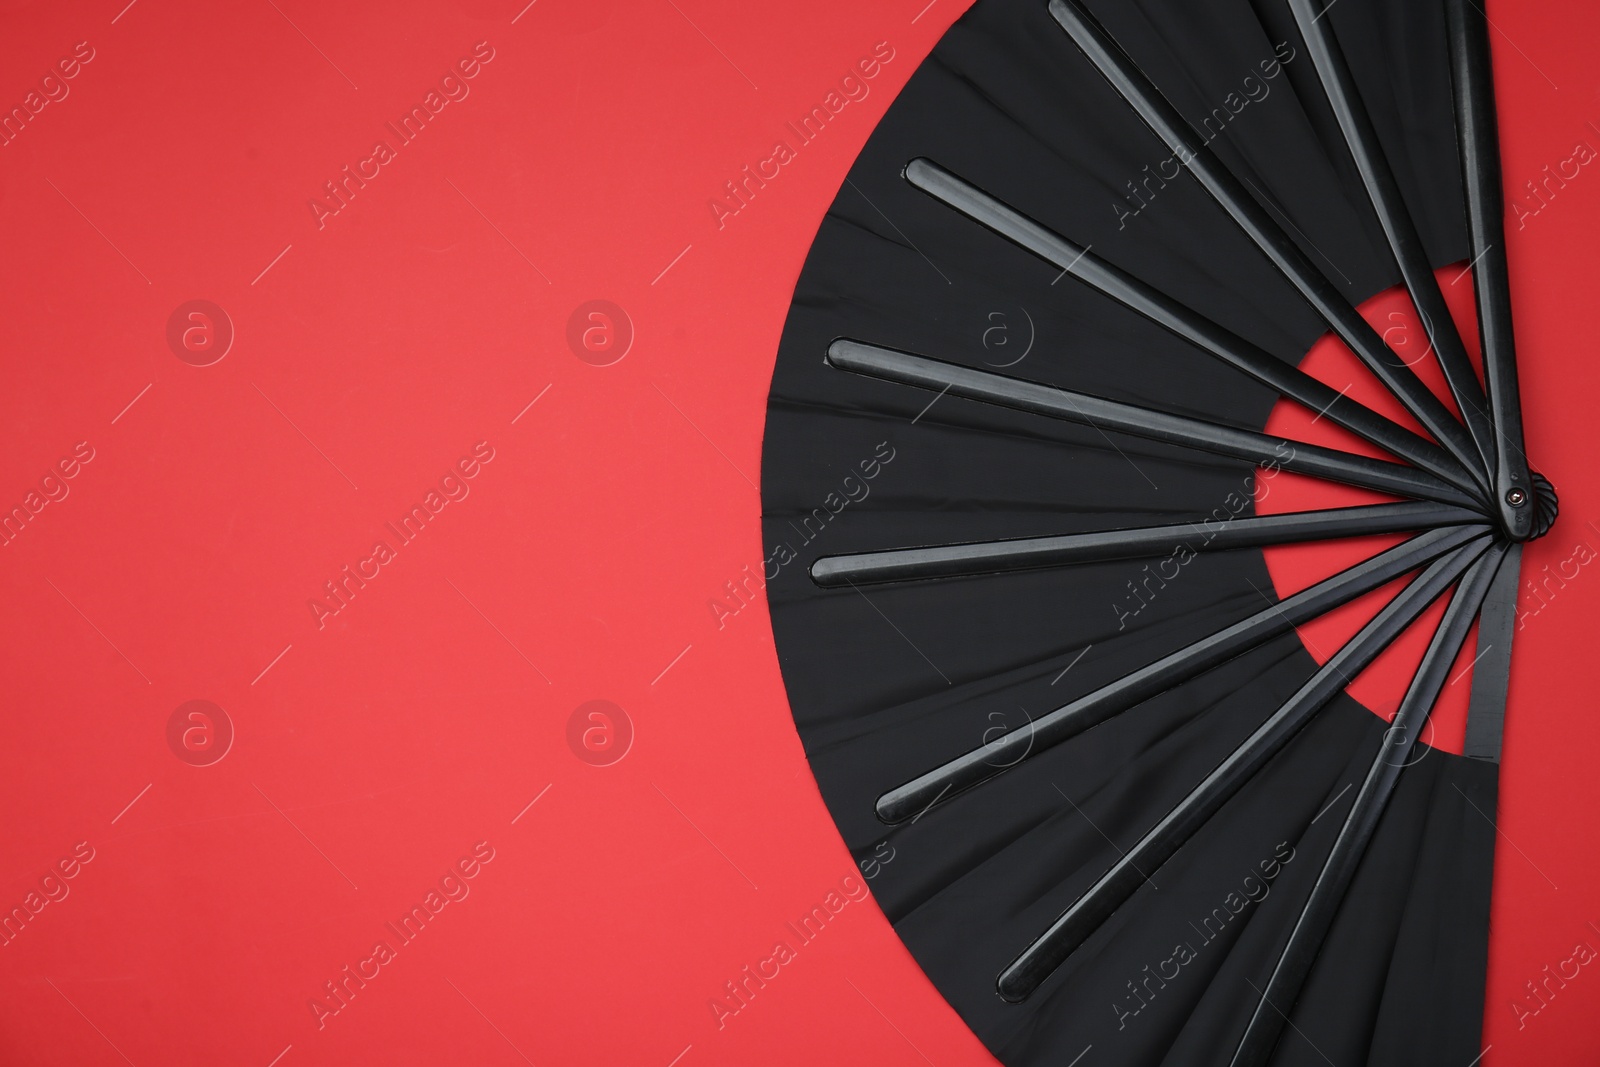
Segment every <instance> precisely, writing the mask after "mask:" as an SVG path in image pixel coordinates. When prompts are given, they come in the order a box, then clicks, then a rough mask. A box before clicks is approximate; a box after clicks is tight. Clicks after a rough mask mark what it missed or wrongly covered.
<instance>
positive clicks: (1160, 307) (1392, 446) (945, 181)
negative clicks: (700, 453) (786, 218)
mask: <svg viewBox="0 0 1600 1067" xmlns="http://www.w3.org/2000/svg"><path fill="white" fill-rule="evenodd" d="M905 178H906V180H907V181H908V182H910V183H911V184H912V185H913V186H915V187H916V188H918V189H920V190H922V191H923V192H925V193H927V194H928V195H929V196H932V197H933V198H934V199H936V200H938V201H940V202H941V203H944V204H946V205H947V206H949V207H951V208H954V209H955V210H956V211H959V212H961V213H962V214H963V215H966V216H967V217H968V218H970V219H972V220H973V221H974V222H976V223H978V224H979V225H981V226H984V227H985V228H987V229H989V230H992V231H993V232H995V233H996V234H998V235H1000V236H1001V237H1004V238H1005V239H1007V240H1008V241H1011V242H1013V243H1014V244H1016V245H1018V246H1020V247H1021V248H1024V249H1026V250H1027V251H1029V252H1032V253H1033V254H1034V255H1036V256H1038V257H1039V258H1040V259H1042V260H1044V261H1045V262H1046V263H1049V264H1050V265H1051V266H1054V267H1057V268H1059V269H1060V270H1063V271H1065V272H1066V273H1068V274H1071V275H1072V276H1073V277H1074V278H1077V279H1078V280H1079V281H1081V282H1083V283H1084V284H1086V285H1088V286H1090V287H1091V288H1093V289H1096V290H1098V291H1099V292H1101V293H1103V294H1105V295H1106V296H1109V297H1110V298H1111V299H1113V300H1115V301H1117V302H1118V303H1120V304H1122V305H1123V306H1125V307H1127V308H1129V309H1131V310H1132V311H1135V312H1137V313H1138V314H1140V315H1143V316H1144V317H1145V318H1147V319H1149V320H1150V321H1151V322H1154V323H1155V324H1157V325H1158V326H1161V327H1163V328H1165V329H1167V330H1168V331H1170V332H1172V333H1174V334H1176V335H1177V336H1179V337H1181V338H1183V339H1184V340H1185V341H1188V342H1189V343H1191V344H1193V345H1195V346H1196V347H1197V348H1199V349H1201V350H1202V351H1204V352H1207V353H1209V354H1210V355H1212V356H1215V357H1216V358H1217V359H1220V360H1222V361H1223V362H1224V363H1227V364H1228V365H1229V366H1232V367H1234V368H1236V369H1237V370H1239V371H1242V372H1243V373H1245V374H1248V375H1249V376H1250V377H1252V378H1254V379H1255V380H1256V381H1258V382H1260V383H1261V384H1263V385H1265V386H1267V387H1268V388H1271V389H1274V390H1276V391H1277V392H1279V393H1280V394H1282V395H1283V396H1286V397H1288V398H1289V399H1291V400H1294V401H1296V402H1298V403H1300V404H1302V405H1304V406H1305V407H1307V408H1309V409H1310V410H1312V411H1316V412H1320V413H1321V414H1322V415H1323V416H1325V417H1326V418H1328V419H1329V420H1330V421H1332V422H1334V423H1337V424H1338V425H1340V426H1343V427H1344V428H1345V429H1347V430H1349V431H1350V432H1351V433H1353V434H1356V435H1357V436H1358V437H1362V438H1364V439H1366V440H1367V441H1370V442H1372V443H1373V444H1375V445H1377V446H1378V447H1379V448H1381V449H1383V450H1384V451H1386V452H1389V453H1391V454H1392V455H1395V456H1398V457H1399V458H1401V459H1404V460H1407V461H1408V462H1410V463H1413V464H1415V465H1416V466H1418V467H1421V468H1422V469H1424V470H1427V471H1431V472H1432V473H1433V474H1436V475H1438V476H1439V477H1440V478H1443V479H1444V480H1445V481H1447V482H1450V483H1451V484H1452V485H1454V486H1456V487H1457V488H1459V489H1462V490H1463V491H1465V492H1468V493H1473V494H1476V495H1480V496H1481V495H1482V492H1483V490H1482V489H1481V487H1479V485H1478V484H1477V482H1476V481H1475V480H1474V476H1473V475H1472V474H1470V473H1469V472H1468V471H1467V470H1466V469H1465V468H1464V467H1462V466H1461V464H1459V463H1457V462H1456V460H1455V458H1454V457H1452V456H1451V455H1450V454H1449V453H1448V452H1446V451H1444V449H1442V448H1440V447H1439V446H1438V445H1436V444H1434V443H1433V442H1432V441H1429V440H1428V439H1427V438H1425V437H1423V436H1421V435H1420V434H1416V433H1413V432H1412V431H1410V430H1408V429H1406V428H1405V427H1403V426H1401V425H1399V424H1398V423H1396V422H1394V421H1392V420H1390V419H1388V418H1385V417H1384V416H1382V415H1380V414H1378V413H1377V412H1376V411H1373V410H1372V409H1371V408H1369V407H1367V406H1366V405H1365V404H1362V403H1361V402H1360V401H1357V400H1352V399H1351V398H1350V397H1348V396H1345V395H1344V394H1343V393H1340V392H1337V391H1335V390H1334V389H1332V388H1331V387H1329V386H1328V385H1326V384H1324V383H1323V382H1320V381H1318V380H1317V379H1316V378H1313V377H1312V376H1311V375H1309V374H1307V373H1306V372H1305V371H1303V370H1301V369H1300V368H1298V367H1296V366H1294V365H1292V364H1290V363H1286V362H1284V361H1283V360H1281V359H1279V358H1278V357H1276V356H1274V355H1272V354H1271V353H1270V352H1267V351H1266V350H1264V349H1262V348H1259V347H1258V346H1256V345H1253V344H1251V343H1250V342H1249V341H1247V340H1245V339H1244V338H1242V337H1240V336H1238V335H1237V334H1235V333H1232V332H1231V331H1229V330H1228V329H1227V328H1226V327H1224V326H1220V325H1218V324H1217V323H1215V322H1212V321H1211V320H1210V319H1208V318H1206V317H1205V316H1203V315H1201V314H1200V313H1199V312H1197V311H1194V310H1192V309H1191V308H1188V307H1185V306H1184V305H1183V304H1180V303H1179V302H1178V301H1176V300H1173V299H1172V298H1171V297H1169V296H1167V295H1166V294H1164V293H1162V292H1160V291H1159V290H1157V289H1155V288H1154V287H1152V286H1150V285H1148V284H1146V283H1145V282H1143V281H1141V280H1139V279H1138V278H1136V277H1134V276H1133V275H1131V274H1129V273H1127V272H1126V271H1124V270H1122V269H1121V268H1119V267H1116V266H1113V265H1112V264H1110V263H1108V262H1106V261H1105V260H1103V259H1101V258H1100V257H1099V256H1096V255H1095V254H1094V253H1093V252H1091V251H1089V250H1088V249H1087V248H1081V247H1079V246H1078V245H1077V244H1076V243H1074V242H1073V241H1071V240H1068V239H1067V238H1066V237H1063V236H1061V235H1060V234H1058V233H1056V232H1055V231H1053V230H1051V229H1050V228H1049V227H1047V226H1044V225H1042V224H1041V223H1039V222H1036V221H1035V220H1033V219H1031V218H1029V217H1028V216H1026V215H1024V214H1023V213H1022V212H1020V211H1018V210H1016V209H1015V208H1013V207H1011V206H1010V205H1009V204H1007V203H1005V202H1004V201H1002V200H1000V199H998V198H996V197H994V196H991V195H990V194H989V193H986V192H985V191H983V190H982V189H979V188H978V187H977V186H974V185H972V184H971V183H970V182H967V181H965V180H964V179H962V178H960V177H958V176H956V175H955V174H952V173H951V172H950V171H948V170H945V169H944V168H943V167H941V166H939V164H937V163H934V162H933V161H932V160H928V159H914V160H912V161H911V162H910V163H908V164H907V165H906V168H905Z"/></svg>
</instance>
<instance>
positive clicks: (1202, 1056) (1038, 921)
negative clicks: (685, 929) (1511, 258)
mask: <svg viewBox="0 0 1600 1067" xmlns="http://www.w3.org/2000/svg"><path fill="white" fill-rule="evenodd" d="M1489 34H1490V28H1489V23H1488V21H1487V17H1486V15H1485V14H1484V11H1483V9H1482V7H1481V6H1480V5H1479V4H1478V3H1477V2H1475V0H1418V2H1414V3H1404V4H1380V3H1368V2H1365V0H1344V2H1343V3H1339V4H1337V5H1329V4H1324V3H1322V2H1321V0H1267V2H1255V3H1247V2H1245V0H1207V2H1205V3H1178V2H1165V0H1149V2H1142V3H1137V4H1114V3H1101V2H1092V0H1091V2H1086V0H1052V2H1050V3H1048V4H1047V3H1045V2H1043V0H980V2H979V3H978V4H977V5H976V6H975V7H974V8H973V9H972V10H971V11H969V12H968V14H967V15H966V16H965V17H964V18H963V19H962V20H960V21H959V22H958V23H957V24H956V25H955V26H954V27H952V29H951V30H950V31H949V32H948V33H947V35H946V36H945V38H944V39H943V40H942V42H941V43H940V44H939V46H938V47H937V48H936V49H935V51H934V52H933V54H932V55H931V56H930V58H929V59H928V60H927V61H926V62H925V63H924V64H923V66H922V68H921V69H920V70H919V71H918V72H917V74H916V75H915V76H914V77H913V79H912V80H911V82H910V83H909V84H908V85H907V87H906V89H905V91H904V92H903V94H902V95H901V97H900V98H899V100H898V101H897V102H896V103H895V105H894V106H893V107H892V108H891V109H890V111H889V113H888V115H887V116H886V118H885V119H884V121H883V122H882V123H881V124H880V125H879V127H878V128H877V130H876V131H875V133H874V134H873V136H872V138H871V140H870V141H869V142H868V144H867V146H866V148H865V150H864V151H863V152H862V153H861V155H860V157H859V158H858V160H857V162H856V164H855V166H854V168H853V169H852V171H851V173H850V175H849V177H848V178H847V179H846V181H845V184H844V186H843V187H842V188H841V189H840V191H839V194H838V198H837V199H836V200H835V202H834V205H833V208H832V210H831V211H830V213H829V215H828V217H827V219H826V220H825V222H824V223H823V225H822V227H821V230H820V232H819V234H818V236H817V239H816V241H815V244H814V245H813V247H812V250H811V254H810V257H809V259H808V260H807V263H806V267H805V270H804V272H803V274H802V276H801V279H800V282H799V285H798V287H797V289H796V292H795V297H794V302H793V305H792V308H791V311H790V316H789V320H788V324H787V327H786V329H785V332H784V335H783V341H782V346H781V349H780V353H779V358H778V363H777V369H776V372H775V375H774V378H773V385H772V393H771V399H770V404H769V412H768V424H767V435H766V442H765V453H764V461H763V477H762V491H763V502H764V516H765V517H764V529H765V534H766V542H767V544H768V545H770V546H774V547H773V549H772V551H773V559H772V560H770V561H769V577H770V575H771V572H772V571H773V570H776V571H777V572H778V576H777V577H776V578H774V579H773V581H772V584H771V585H770V587H769V598H770V601H771V605H772V615H773V626H774V631H775V634H776V638H777V644H778V651H779V656H780V661H781V663H782V667H783V671H784V677H785V681H786V683H787V686H788V690H789V695H790V700H791V703H792V706H793V711H794V716H795V721H796V723H797V725H798V727H799V730H800V733H801V737H802V739H803V741H804V743H805V745H806V749H807V752H808V755H809V757H810V760H811V762H812V766H813V768H814V770H815V772H816V775H817V779H818V782H819V783H820V785H821V787H822V790H823V793H824V796H825V798H826V800H827V802H828V804H829V807H830V810H831V812H832V814H833V817H834V819H835V821H836V823H837V825H838V827H839V829H840V832H841V833H842V834H843V836H844V838H845V840H846V842H847V843H848V845H849V846H850V848H851V849H852V850H853V851H854V853H855V854H856V856H857V858H858V859H859V860H860V861H861V862H862V864H863V869H864V870H866V871H867V872H868V873H869V874H871V875H872V876H873V877H872V881H871V884H872V888H873V891H874V893H875V895H876V897H877V899H878V901H879V903H880V904H881V905H882V906H883V908H884V910H885V911H886V913H887V914H888V916H889V917H890V919H891V920H892V921H893V922H894V924H895V926H896V928H897V930H898V932H899V933H900V935H901V937H902V938H903V940H904V941H905V943H906V945H907V946H908V948H909V949H910V950H911V952H912V953H913V954H914V955H915V957H916V958H917V960H918V962H919V963H920V964H921V966H922V967H923V969H924V970H925V971H926V973H927V974H928V975H929V976H930V977H931V978H932V980H933V981H934V983H935V984H936V985H937V986H938V987H939V989H940V990H941V992H943V994H944V995H945V996H946V998H947V999H948V1000H949V1001H950V1002H951V1003H952V1004H953V1005H954V1006H955V1007H956V1009H957V1010H958V1011H959V1012H960V1013H961V1014H962V1015H963V1016H964V1017H965V1019H966V1020H967V1021H968V1023H969V1024H970V1025H971V1026H972V1027H973V1028H974V1030H975V1031H976V1032H977V1033H978V1035H979V1036H980V1037H981V1038H982V1039H983V1040H984V1042H985V1043H986V1044H987V1045H988V1046H989V1048H990V1049H991V1050H992V1051H993V1052H994V1053H995V1054H996V1055H997V1056H998V1057H999V1058H1000V1059H1001V1060H1002V1061H1003V1062H1005V1063H1007V1064H1010V1065H1022V1064H1046V1063H1049V1064H1069V1063H1075V1062H1077V1057H1080V1056H1083V1055H1085V1054H1087V1052H1088V1051H1089V1050H1090V1049H1093V1050H1094V1053H1095V1058H1096V1061H1097V1062H1114V1063H1119V1064H1156V1063H1172V1064H1199V1063H1217V1064H1232V1065H1235V1067H1245V1065H1261V1064H1267V1063H1274V1064H1290V1063H1295V1064H1299V1063H1321V1062H1329V1063H1336V1064H1346V1063H1376V1064H1455V1065H1462V1067H1464V1065H1466V1064H1468V1063H1470V1062H1475V1061H1476V1059H1477V1058H1478V1057H1479V1056H1480V1054H1481V1051H1482V1046H1481V1044H1480V1032H1481V1029H1482V1009H1483V995H1484V982H1485V968H1486V956H1487V951H1486V945H1487V937H1488V917H1489V907H1490V885H1491V873H1492V868H1493V860H1494V853H1495V838H1496V834H1495V828H1494V825H1493V818H1494V813H1495V809H1496V796H1497V782H1498V761H1499V758H1500V752H1501V736H1502V721H1503V718H1504V715H1505V707H1506V691H1507V679H1508V673H1509V672H1510V671H1512V670H1514V664H1515V662H1516V657H1515V655H1514V652H1513V636H1514V633H1515V629H1516V627H1515V623H1516V621H1517V620H1516V611H1517V608H1516V598H1517V592H1518V588H1519V567H1520V561H1521V558H1522V546H1523V545H1524V544H1527V543H1531V542H1535V541H1536V540H1537V539H1538V538H1540V537H1542V536H1544V535H1546V534H1547V533H1548V532H1549V531H1550V530H1551V529H1552V525H1553V524H1554V523H1555V522H1556V517H1557V511H1558V508H1557V502H1556V493H1555V490H1554V488H1553V487H1552V486H1551V484H1550V482H1549V481H1548V480H1546V479H1545V478H1544V477H1542V476H1541V475H1540V474H1539V473H1538V471H1537V469H1536V465H1537V463H1538V457H1537V456H1535V457H1532V462H1533V463H1534V464H1535V466H1530V459H1529V457H1528V456H1527V454H1526V453H1525V451H1524V444H1523V429H1522V424H1523V413H1522V411H1521V403H1520V399H1519V394H1518V384H1517V368H1516V355H1515V351H1514V341H1513V335H1512V308H1511V299H1510V291H1511V290H1510V283H1509V280H1508V268H1507V259H1506V252H1505V238H1504V235H1503V226H1504V220H1503V207H1502V195H1503V194H1502V189H1501V179H1500V171H1499V151H1498V143H1497V131H1496V112H1495V104H1494V89H1493V82H1492V77H1491V71H1490V51H1489V49H1490V42H1489ZM1436 272H1437V273H1436ZM1469 282H1470V285H1471V287H1472V289H1473V291H1474V293H1475V301H1474V299H1473V295H1472V294H1469V293H1468V292H1467V287H1468V284H1469ZM1396 286H1403V287H1404V289H1403V293H1404V296H1401V295H1398V294H1397V293H1394V292H1391V293H1388V294H1386V296H1384V297H1383V298H1381V299H1380V300H1379V301H1376V302H1373V303H1372V304H1366V303H1363V302H1365V301H1368V300H1369V298H1373V297H1374V296H1375V295H1376V294H1380V293H1383V292H1384V291H1385V290H1390V289H1393V288H1394V287H1396ZM1406 297H1408V298H1409V303H1407V302H1406V299H1405V298H1406ZM1384 301H1387V302H1386V303H1385V302H1384ZM1379 304H1381V305H1382V307H1383V308H1385V309H1388V308H1390V307H1394V306H1397V305H1398V306H1402V307H1403V310H1402V311H1400V312H1396V313H1395V314H1394V321H1395V322H1396V323H1400V324H1403V325H1401V326H1399V327H1396V328H1394V329H1391V328H1389V323H1388V322H1387V321H1385V320H1380V321H1379V322H1378V324H1377V325H1374V324H1373V322H1372V321H1370V320H1371V319H1372V318H1373V317H1374V315H1375V311H1374V309H1375V308H1376V307H1378V306H1379ZM1364 311H1365V312H1366V316H1365V317H1364V315H1363V312H1364ZM1324 334H1330V335H1331V337H1329V338H1326V339H1325V340H1324V341H1323V342H1322V343H1321V344H1320V345H1319V346H1318V351H1319V352H1324V353H1326V355H1325V358H1317V359H1307V358H1305V357H1306V353H1307V352H1308V350H1311V349H1312V348H1313V345H1314V343H1316V342H1317V341H1318V338H1319V337H1322V336H1323V335H1324ZM1408 335H1409V336H1408ZM1480 350H1481V356H1480V354H1479V353H1480ZM1313 371H1317V372H1321V373H1322V376H1321V377H1319V376H1318V375H1317V374H1316V373H1312V372H1313ZM1347 375H1348V377H1346V376H1347ZM1280 488H1281V489H1282V491H1278V490H1279V489H1280ZM1274 492H1276V496H1275V498H1274V499H1272V500H1270V501H1269V499H1268V497H1269V494H1271V493H1274ZM1285 497H1289V498H1291V499H1292V500H1293V501H1294V502H1295V506H1294V507H1293V509H1292V510H1288V511H1285V510H1283V507H1284V505H1283V503H1282V502H1283V500H1284V498H1285ZM1291 545H1297V546H1300V547H1297V548H1289V547H1285V546H1291ZM1291 560H1295V561H1299V562H1298V563H1296V564H1294V565H1291V564H1290V563H1289V561H1291ZM1308 561H1313V562H1309V563H1308ZM1335 564H1336V565H1335ZM1308 566H1309V568H1310V571H1311V572H1316V573H1314V574H1311V575H1309V576H1307V575H1305V574H1302V580H1300V581H1291V580H1289V578H1288V576H1289V574H1290V572H1295V573H1296V574H1301V572H1306V571H1307V567H1308ZM1318 566H1320V567H1321V570H1320V572H1317V568H1318ZM1333 620H1337V622H1336V623H1335V622H1334V621H1333ZM1330 625H1331V626H1332V627H1333V629H1331V630H1330V629H1329V628H1328V627H1329V626H1330ZM1319 627H1321V628H1320V629H1319ZM1335 631H1337V633H1336V643H1333V644H1332V645H1331V646H1330V647H1322V645H1321V643H1320V642H1318V641H1317V640H1316V639H1314V638H1313V637H1312V634H1314V633H1315V634H1320V635H1322V641H1324V642H1325V641H1327V640H1328V637H1327V635H1328V634H1329V633H1332V632H1335ZM1386 650H1387V651H1386ZM1469 679H1470V680H1469ZM1352 683H1358V685H1359V686H1360V688H1359V690H1357V687H1356V686H1355V685H1353V684H1352ZM1385 686H1387V689H1388V691H1391V692H1392V696H1390V697H1388V698H1387V704H1386V706H1385V700H1386V698H1385V697H1384V696H1383V695H1382V694H1383V693H1384V692H1385V688H1384V687H1385ZM1352 691H1357V692H1358V695H1360V696H1362V697H1364V698H1365V700H1366V703H1367V704H1370V705H1372V706H1373V710H1369V709H1368V707H1367V706H1364V704H1363V703H1362V702H1361V701H1359V700H1357V699H1355V698H1354V697H1352V696H1351V695H1350V692H1352ZM1469 691H1470V697H1469V696H1468V693H1469ZM1373 694H1378V695H1377V696H1374V695H1373ZM1436 706H1438V707H1440V709H1441V710H1440V712H1439V716H1440V717H1441V724H1434V723H1433V722H1432V720H1431V719H1430V714H1431V713H1432V712H1433V711H1434V709H1435V707H1436ZM1463 706H1464V707H1465V726H1464V728H1462V727H1460V726H1459V723H1458V724H1457V725H1456V727H1455V729H1454V732H1455V733H1456V734H1458V735H1464V736H1462V737H1461V739H1460V740H1459V741H1457V742H1451V741H1447V740H1445V739H1444V737H1443V733H1448V732H1450V730H1449V728H1448V727H1446V726H1444V725H1443V724H1442V720H1443V719H1444V718H1445V717H1447V715H1448V714H1452V713H1451V712H1449V711H1448V709H1449V708H1450V707H1454V708H1455V709H1456V710H1455V712H1454V713H1453V714H1456V715H1457V716H1458V717H1459V714H1460V711H1461V709H1462V707H1463ZM1374 710H1376V711H1380V712H1383V713H1384V714H1382V715H1381V716H1380V715H1377V714H1374V713H1373V711H1374ZM1436 729H1437V730H1439V731H1442V732H1441V733H1440V735H1439V736H1436V735H1435V732H1434V731H1435V730H1436ZM1430 741H1431V742H1432V743H1429V742H1430Z"/></svg>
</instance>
